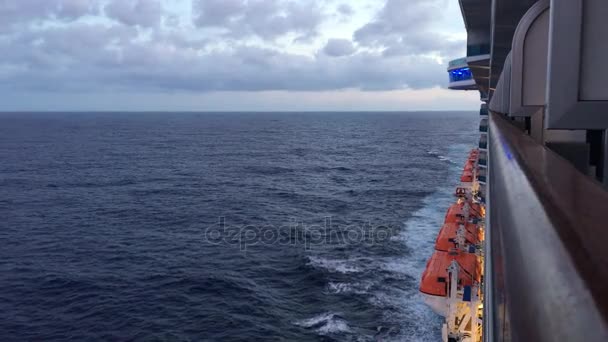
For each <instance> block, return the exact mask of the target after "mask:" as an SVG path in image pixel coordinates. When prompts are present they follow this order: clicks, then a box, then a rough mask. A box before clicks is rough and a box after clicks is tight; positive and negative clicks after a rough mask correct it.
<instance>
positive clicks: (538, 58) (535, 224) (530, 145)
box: [420, 0, 608, 342]
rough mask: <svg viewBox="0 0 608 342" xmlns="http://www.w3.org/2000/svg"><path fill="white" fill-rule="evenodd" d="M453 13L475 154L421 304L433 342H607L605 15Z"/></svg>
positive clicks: (583, 11)
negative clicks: (434, 326) (428, 314)
mask: <svg viewBox="0 0 608 342" xmlns="http://www.w3.org/2000/svg"><path fill="white" fill-rule="evenodd" d="M459 3H460V7H461V10H462V15H463V19H464V23H465V26H466V29H467V35H468V39H467V56H466V57H463V58H460V59H457V60H454V61H452V62H450V63H449V65H448V74H449V88H450V89H454V90H476V91H478V92H479V94H480V102H481V104H480V110H479V114H480V117H479V140H478V145H477V146H476V148H475V149H474V150H472V151H471V153H470V155H469V156H468V158H467V162H466V164H465V166H464V168H463V172H462V176H461V184H459V186H458V187H457V188H456V191H455V199H454V203H453V204H452V205H451V206H450V207H449V208H446V209H447V214H446V217H445V221H444V223H443V224H442V226H441V227H438V229H439V230H438V235H437V240H436V243H435V250H434V252H433V255H432V256H431V257H430V258H429V260H428V263H427V267H426V269H425V271H424V273H423V275H422V278H421V283H420V291H421V294H422V297H423V298H424V301H425V302H426V303H427V304H428V305H429V306H430V307H431V308H432V309H433V310H434V311H435V312H436V313H437V314H439V315H441V316H443V317H445V322H444V324H443V328H442V329H443V331H442V336H443V340H444V341H449V342H456V341H606V340H608V248H606V246H608V191H606V189H607V188H608V64H607V63H608V20H606V18H608V1H606V0H551V1H549V0H540V1H535V0H459Z"/></svg>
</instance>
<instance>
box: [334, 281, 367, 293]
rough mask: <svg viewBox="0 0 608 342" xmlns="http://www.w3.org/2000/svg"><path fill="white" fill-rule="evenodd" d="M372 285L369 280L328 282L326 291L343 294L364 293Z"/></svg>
mask: <svg viewBox="0 0 608 342" xmlns="http://www.w3.org/2000/svg"><path fill="white" fill-rule="evenodd" d="M372 286H373V284H372V283H371V282H369V283H334V282H329V283H328V284H327V290H328V292H330V293H335V294H345V293H354V294H366V293H368V292H369V290H370V288H371V287H372Z"/></svg>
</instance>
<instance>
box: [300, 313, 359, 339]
mask: <svg viewBox="0 0 608 342" xmlns="http://www.w3.org/2000/svg"><path fill="white" fill-rule="evenodd" d="M295 324H296V325H298V326H301V327H304V328H306V329H314V330H315V331H316V332H317V333H319V334H322V335H328V334H335V333H343V332H350V331H351V329H350V327H349V325H348V322H347V321H346V320H345V319H344V318H342V317H341V316H340V315H338V314H335V313H331V312H326V313H322V314H319V315H317V316H314V317H312V318H308V319H304V320H301V321H297V322H296V323H295Z"/></svg>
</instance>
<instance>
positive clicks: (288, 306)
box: [0, 112, 478, 341]
mask: <svg viewBox="0 0 608 342" xmlns="http://www.w3.org/2000/svg"><path fill="white" fill-rule="evenodd" d="M477 122H478V117H477V115H476V113H475V112H457V113H456V112H445V113H444V112H403V113H397V112H395V113H393V112H390V113H386V112H381V113H358V112H357V113H3V114H0V246H1V247H0V274H1V276H0V339H1V340H2V341H26V340H29V341H85V340H86V341H101V340H104V341H107V340H111V341H257V340H260V341H262V340H263V341H438V340H440V338H441V323H442V321H441V319H440V317H438V316H436V315H435V314H433V313H432V312H431V311H430V309H428V308H427V307H426V306H425V305H424V304H423V303H422V301H421V298H420V296H419V294H418V281H419V277H420V274H421V272H422V270H423V269H424V266H425V263H426V259H427V258H428V257H429V256H430V254H431V253H432V250H433V244H434V240H435V237H436V234H437V232H438V230H439V228H440V224H441V223H442V222H443V216H444V214H445V210H446V208H447V206H448V205H449V203H450V202H451V201H453V191H454V188H455V186H456V185H457V183H458V181H459V172H460V170H461V167H462V165H463V164H464V162H465V159H466V157H467V153H468V151H469V150H470V149H471V148H473V147H474V144H475V137H476V129H477Z"/></svg>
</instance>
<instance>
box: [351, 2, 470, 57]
mask: <svg viewBox="0 0 608 342" xmlns="http://www.w3.org/2000/svg"><path fill="white" fill-rule="evenodd" d="M446 5H447V2H446V1H445V0H408V1H403V0H387V1H386V3H385V5H384V7H383V8H382V9H381V11H380V12H379V13H378V15H377V16H376V18H375V19H374V20H373V21H371V22H369V23H367V24H365V25H363V26H362V27H361V28H359V29H358V30H356V31H355V32H354V34H353V37H354V40H355V41H356V42H357V43H358V44H360V45H362V46H366V47H372V48H378V49H382V50H384V55H385V56H396V55H414V54H431V53H435V54H438V55H440V56H443V57H450V58H451V57H454V56H458V55H459V54H460V53H461V50H462V48H463V47H464V46H465V42H464V40H462V39H457V40H454V39H453V38H451V37H449V36H448V35H446V34H444V33H439V32H437V27H438V26H440V23H441V20H442V19H443V17H442V11H441V9H442V8H443V7H445V6H446Z"/></svg>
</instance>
